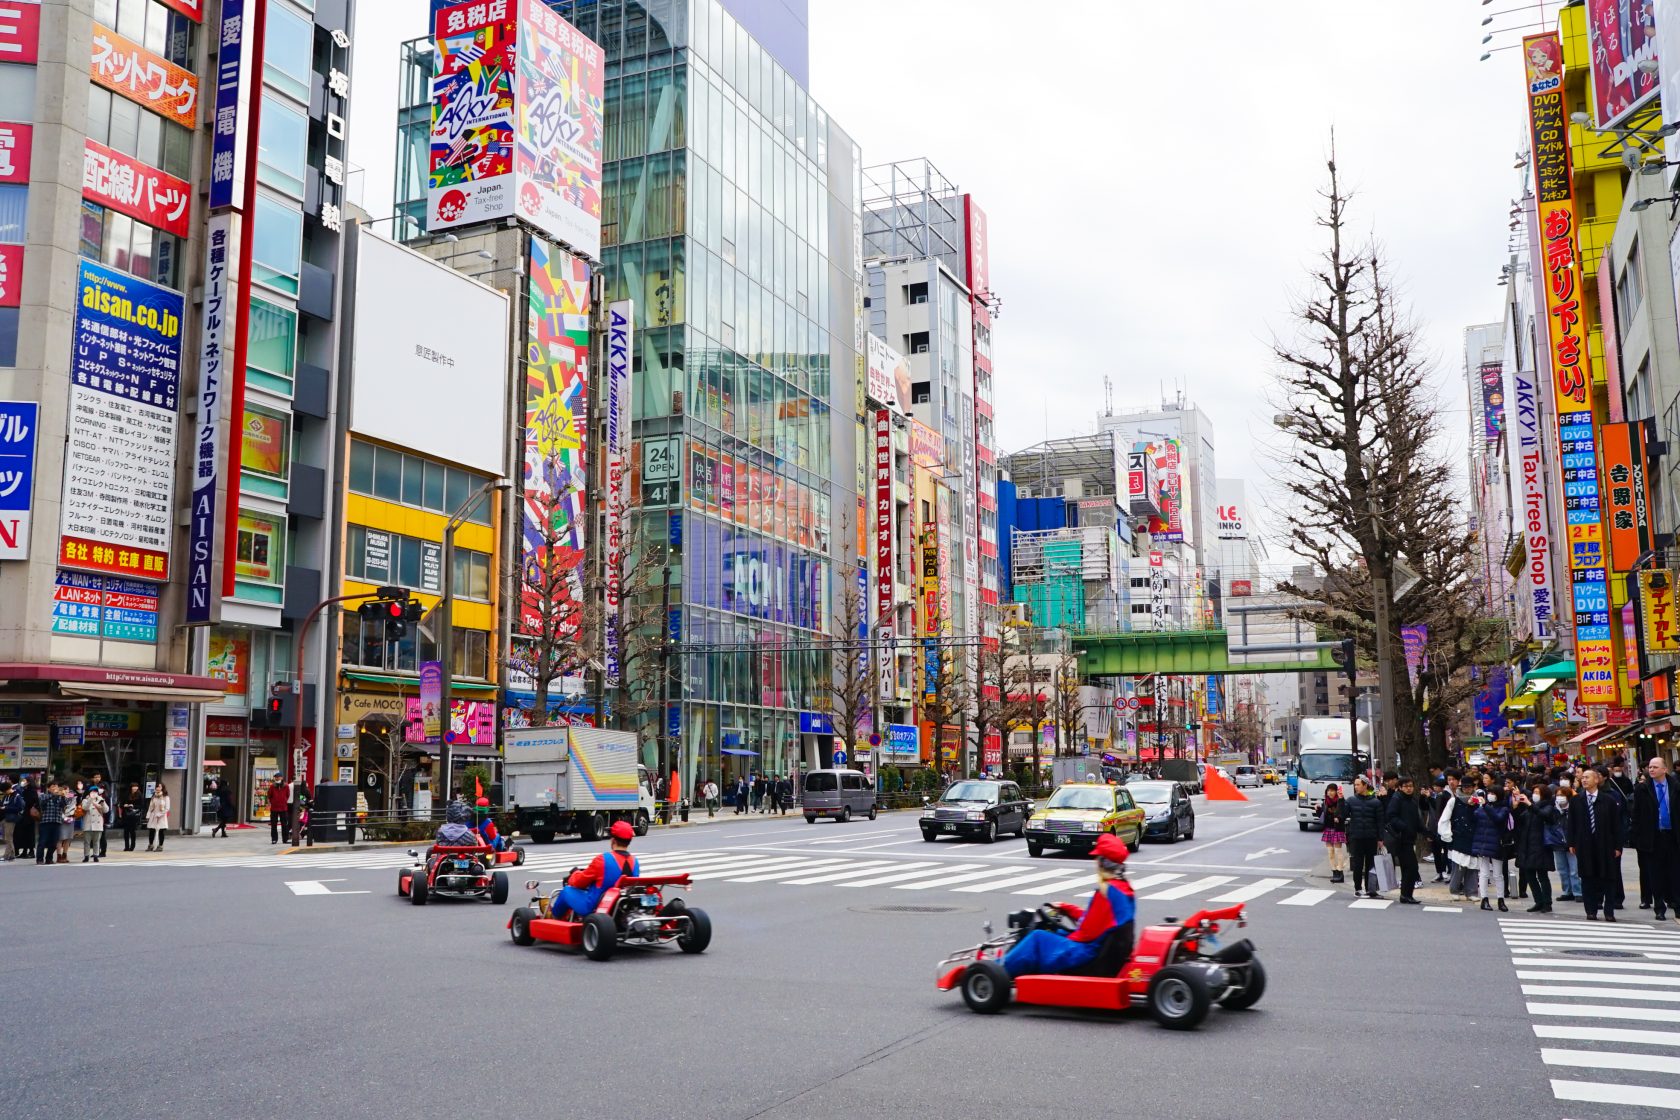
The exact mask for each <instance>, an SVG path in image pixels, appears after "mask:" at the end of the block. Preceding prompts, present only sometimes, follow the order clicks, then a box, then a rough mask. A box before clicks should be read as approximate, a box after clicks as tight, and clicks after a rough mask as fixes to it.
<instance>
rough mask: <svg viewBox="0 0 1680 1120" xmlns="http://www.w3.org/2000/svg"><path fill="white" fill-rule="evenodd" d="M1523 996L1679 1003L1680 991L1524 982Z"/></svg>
mask: <svg viewBox="0 0 1680 1120" xmlns="http://www.w3.org/2000/svg"><path fill="white" fill-rule="evenodd" d="M1522 994H1523V995H1525V996H1579V997H1580V998H1582V999H1594V998H1597V999H1631V1000H1638V1001H1640V1002H1642V1003H1680V992H1649V991H1645V990H1643V989H1641V988H1601V987H1599V986H1597V985H1591V986H1586V985H1582V986H1575V985H1570V984H1524V985H1523V986H1522Z"/></svg>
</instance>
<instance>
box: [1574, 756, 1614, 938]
mask: <svg viewBox="0 0 1680 1120" xmlns="http://www.w3.org/2000/svg"><path fill="white" fill-rule="evenodd" d="M1601 780H1602V779H1601V778H1600V776H1599V773H1598V771H1597V770H1593V769H1591V768H1588V769H1584V770H1582V771H1581V793H1580V796H1578V797H1576V798H1575V799H1574V800H1573V801H1571V802H1570V805H1569V850H1570V851H1571V852H1572V853H1574V856H1575V861H1576V867H1577V868H1578V869H1579V871H1580V875H1581V904H1582V905H1583V906H1585V907H1586V910H1587V920H1588V921H1593V922H1596V921H1598V912H1599V910H1601V909H1602V910H1603V911H1604V920H1605V921H1607V922H1613V921H1615V920H1616V906H1617V902H1618V900H1617V898H1616V893H1615V891H1614V890H1613V889H1612V884H1611V882H1610V877H1611V876H1612V875H1615V874H1617V872H1618V868H1619V867H1620V861H1621V856H1622V849H1621V847H1620V844H1621V842H1622V839H1621V838H1622V822H1621V801H1620V800H1619V799H1618V798H1617V797H1616V796H1615V795H1613V794H1609V793H1606V792H1605V791H1603V790H1602V789H1600V788H1599V783H1600V781H1601Z"/></svg>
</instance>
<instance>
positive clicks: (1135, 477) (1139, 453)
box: [1126, 443, 1161, 521]
mask: <svg viewBox="0 0 1680 1120" xmlns="http://www.w3.org/2000/svg"><path fill="white" fill-rule="evenodd" d="M1126 499H1127V506H1126V508H1127V510H1128V511H1130V513H1131V515H1132V516H1133V517H1148V518H1150V520H1151V521H1154V520H1155V519H1156V518H1159V517H1160V516H1161V483H1160V480H1159V478H1158V477H1157V475H1156V473H1155V456H1153V455H1151V454H1150V452H1149V445H1148V444H1147V443H1136V444H1133V445H1132V449H1131V451H1129V452H1127V454H1126Z"/></svg>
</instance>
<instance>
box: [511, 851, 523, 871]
mask: <svg viewBox="0 0 1680 1120" xmlns="http://www.w3.org/2000/svg"><path fill="white" fill-rule="evenodd" d="M524 863H525V849H524V848H515V849H514V850H513V865H514V866H515V867H520V866H522V865H523V864H524Z"/></svg>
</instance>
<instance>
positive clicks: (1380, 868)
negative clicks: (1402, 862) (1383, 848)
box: [1370, 852, 1397, 894]
mask: <svg viewBox="0 0 1680 1120" xmlns="http://www.w3.org/2000/svg"><path fill="white" fill-rule="evenodd" d="M1371 882H1372V883H1373V884H1375V885H1374V886H1372V887H1371V888H1370V889H1371V890H1372V892H1374V893H1377V894H1381V893H1382V892H1383V891H1391V890H1393V889H1394V887H1395V884H1396V882H1397V880H1396V879H1395V877H1394V860H1393V858H1392V857H1391V856H1390V855H1389V854H1388V853H1387V852H1378V853H1377V858H1376V860H1375V862H1374V863H1373V864H1372V866H1371Z"/></svg>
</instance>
